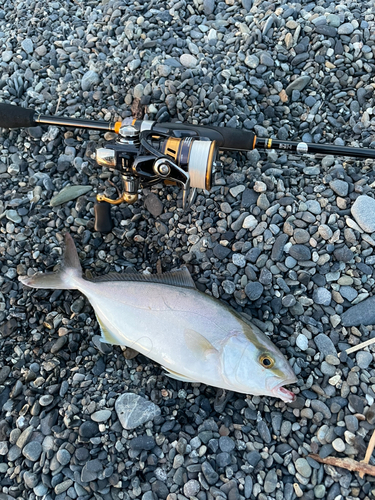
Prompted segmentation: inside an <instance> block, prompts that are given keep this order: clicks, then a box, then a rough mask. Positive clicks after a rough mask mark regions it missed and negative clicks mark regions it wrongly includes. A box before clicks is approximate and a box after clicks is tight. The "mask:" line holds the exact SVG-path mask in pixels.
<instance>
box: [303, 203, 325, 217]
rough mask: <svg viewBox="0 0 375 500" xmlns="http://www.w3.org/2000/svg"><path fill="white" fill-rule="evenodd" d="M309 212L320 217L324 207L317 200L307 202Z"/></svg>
mask: <svg viewBox="0 0 375 500" xmlns="http://www.w3.org/2000/svg"><path fill="white" fill-rule="evenodd" d="M306 206H307V210H308V211H309V212H311V213H312V214H314V215H319V214H321V213H322V207H321V206H320V203H319V202H318V201H316V200H307V201H306Z"/></svg>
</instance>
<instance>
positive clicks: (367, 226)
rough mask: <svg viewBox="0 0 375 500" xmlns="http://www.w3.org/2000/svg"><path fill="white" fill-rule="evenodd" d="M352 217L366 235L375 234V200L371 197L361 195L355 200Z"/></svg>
mask: <svg viewBox="0 0 375 500" xmlns="http://www.w3.org/2000/svg"><path fill="white" fill-rule="evenodd" d="M351 212H352V215H353V217H354V219H355V220H356V222H357V224H358V225H359V226H360V227H361V228H362V229H363V231H365V232H366V233H373V232H375V200H374V198H371V197H370V196H366V195H361V196H358V198H357V199H356V200H355V202H354V204H353V206H352V209H351Z"/></svg>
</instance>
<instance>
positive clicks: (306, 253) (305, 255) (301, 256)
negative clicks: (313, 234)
mask: <svg viewBox="0 0 375 500" xmlns="http://www.w3.org/2000/svg"><path fill="white" fill-rule="evenodd" d="M289 255H290V256H291V257H293V258H294V259H296V260H297V261H298V260H300V261H305V260H310V259H311V250H310V248H308V247H307V246H306V245H292V246H291V247H290V249H289Z"/></svg>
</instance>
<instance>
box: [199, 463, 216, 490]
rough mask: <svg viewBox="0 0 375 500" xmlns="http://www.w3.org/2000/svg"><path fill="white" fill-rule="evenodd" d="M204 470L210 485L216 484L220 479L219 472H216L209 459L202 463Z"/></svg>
mask: <svg viewBox="0 0 375 500" xmlns="http://www.w3.org/2000/svg"><path fill="white" fill-rule="evenodd" d="M202 472H203V475H204V477H205V479H206V481H207V483H208V484H209V485H213V484H215V483H216V482H217V481H218V479H219V474H218V473H217V472H215V470H214V469H213V468H212V465H211V464H210V462H208V461H207V460H206V461H205V462H203V463H202Z"/></svg>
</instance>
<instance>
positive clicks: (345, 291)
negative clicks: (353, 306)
mask: <svg viewBox="0 0 375 500" xmlns="http://www.w3.org/2000/svg"><path fill="white" fill-rule="evenodd" d="M340 294H341V296H342V297H343V298H344V299H346V300H348V301H349V302H352V301H353V300H354V299H356V298H357V296H358V292H357V290H355V289H354V288H352V287H351V286H340Z"/></svg>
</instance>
